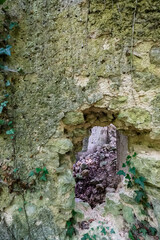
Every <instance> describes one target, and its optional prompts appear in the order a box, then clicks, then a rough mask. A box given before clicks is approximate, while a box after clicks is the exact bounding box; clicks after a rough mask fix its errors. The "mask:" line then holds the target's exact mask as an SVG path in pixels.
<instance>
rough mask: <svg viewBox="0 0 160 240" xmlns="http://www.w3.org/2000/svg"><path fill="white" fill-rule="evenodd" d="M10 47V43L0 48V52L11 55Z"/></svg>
mask: <svg viewBox="0 0 160 240" xmlns="http://www.w3.org/2000/svg"><path fill="white" fill-rule="evenodd" d="M11 48H12V46H10V45H7V46H6V48H0V54H5V55H8V56H11V51H10V49H11Z"/></svg>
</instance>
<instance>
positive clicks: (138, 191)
mask: <svg viewBox="0 0 160 240" xmlns="http://www.w3.org/2000/svg"><path fill="white" fill-rule="evenodd" d="M135 193H136V194H137V195H136V197H135V201H136V202H137V203H140V201H141V200H142V199H143V197H146V194H145V192H144V191H141V190H137V191H135Z"/></svg>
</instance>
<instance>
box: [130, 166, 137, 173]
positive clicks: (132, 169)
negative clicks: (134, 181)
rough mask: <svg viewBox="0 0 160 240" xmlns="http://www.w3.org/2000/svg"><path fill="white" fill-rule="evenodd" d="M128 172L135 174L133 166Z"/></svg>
mask: <svg viewBox="0 0 160 240" xmlns="http://www.w3.org/2000/svg"><path fill="white" fill-rule="evenodd" d="M129 172H130V173H132V174H133V175H136V169H135V167H133V168H130V169H129Z"/></svg>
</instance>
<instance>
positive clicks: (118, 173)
mask: <svg viewBox="0 0 160 240" xmlns="http://www.w3.org/2000/svg"><path fill="white" fill-rule="evenodd" d="M117 175H123V176H126V174H125V172H124V171H123V170H119V171H118V172H117Z"/></svg>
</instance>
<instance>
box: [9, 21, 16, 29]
mask: <svg viewBox="0 0 160 240" xmlns="http://www.w3.org/2000/svg"><path fill="white" fill-rule="evenodd" d="M17 26H18V23H17V22H11V23H10V25H9V30H12V29H13V28H14V27H17Z"/></svg>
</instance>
